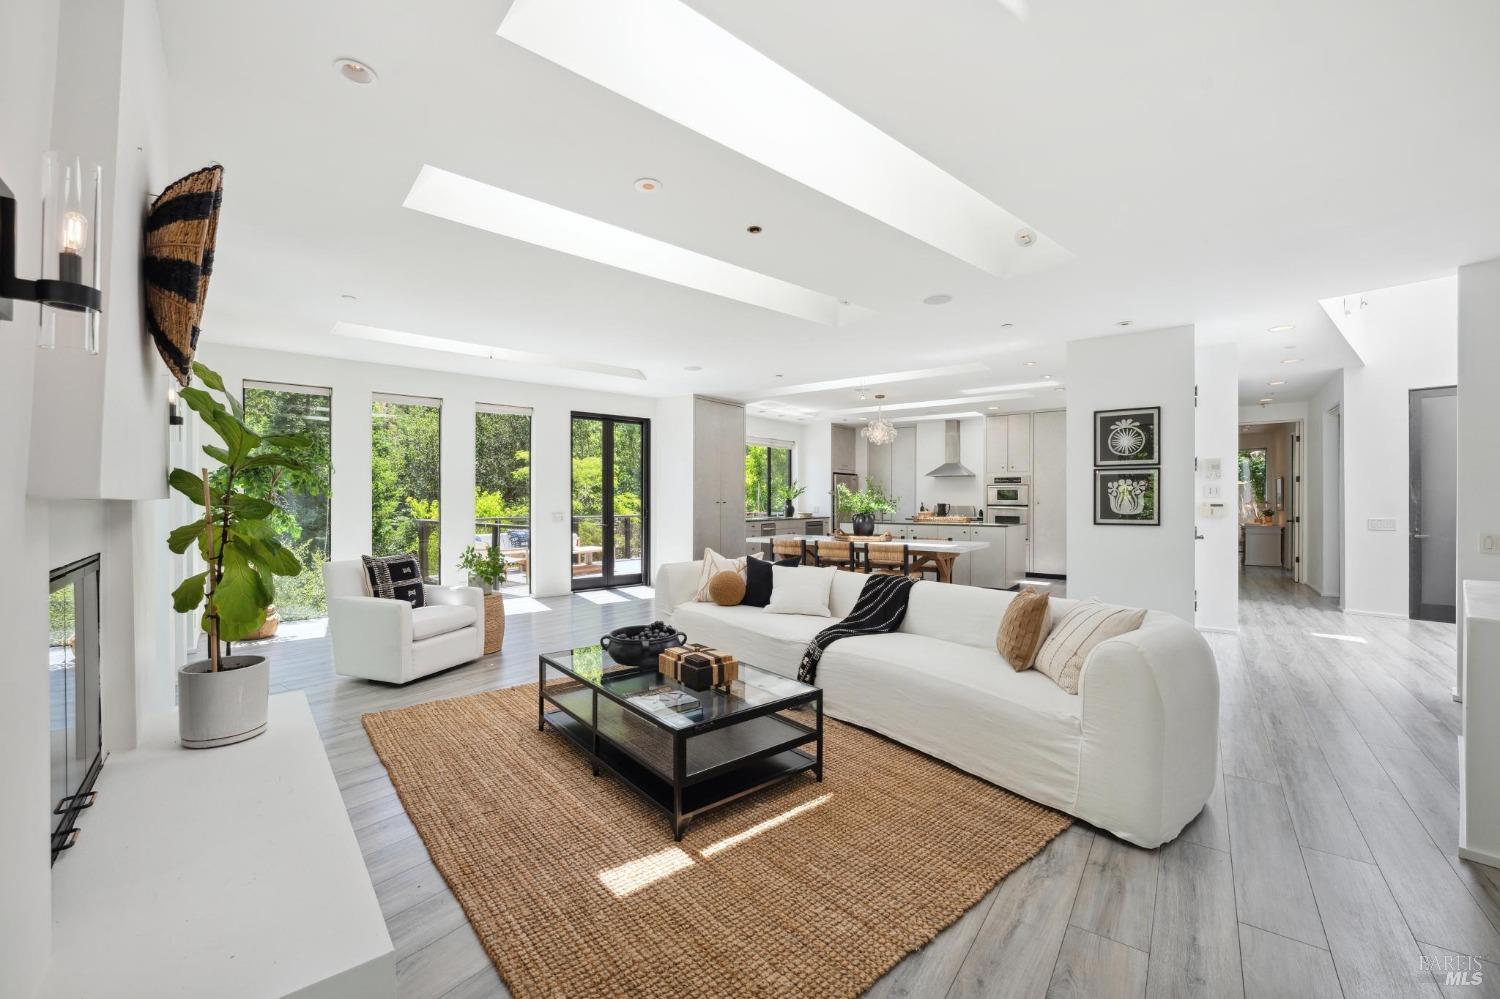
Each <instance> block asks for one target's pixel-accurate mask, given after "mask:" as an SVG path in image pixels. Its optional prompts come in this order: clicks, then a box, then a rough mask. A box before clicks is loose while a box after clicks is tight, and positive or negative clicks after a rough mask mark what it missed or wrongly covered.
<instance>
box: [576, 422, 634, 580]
mask: <svg viewBox="0 0 1500 999" xmlns="http://www.w3.org/2000/svg"><path fill="white" fill-rule="evenodd" d="M572 449H573V450H572V455H573V516H574V517H576V518H580V519H579V520H578V521H577V524H578V528H577V530H578V543H579V544H580V545H602V544H603V543H604V525H603V516H604V513H605V510H604V423H603V421H602V420H596V419H590V418H587V417H574V419H573V443H572ZM643 457H644V455H643V454H642V451H641V426H640V424H637V423H625V422H620V423H616V424H614V483H613V485H614V510H613V511H612V513H613V515H614V516H615V517H616V518H620V517H624V516H631V515H635V516H638V515H639V514H640V513H641V512H642V510H643V509H644V507H643V505H642V501H641V495H642V493H643V492H644V482H643V475H644V469H645V462H644V461H643V460H642V459H643ZM640 527H641V525H640V523H639V521H636V522H634V523H633V524H632V526H631V539H630V542H629V544H628V546H627V543H626V539H625V532H624V531H623V530H616V532H615V535H616V537H615V549H616V551H615V555H616V557H618V558H635V557H638V556H639V554H640V551H641V540H640Z"/></svg>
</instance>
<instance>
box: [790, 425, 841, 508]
mask: <svg viewBox="0 0 1500 999" xmlns="http://www.w3.org/2000/svg"><path fill="white" fill-rule="evenodd" d="M797 467H798V474H799V475H801V476H802V478H800V479H798V480H797V481H799V482H801V483H802V484H803V485H805V486H806V487H807V492H806V493H805V494H803V496H802V506H801V509H802V510H803V511H804V512H806V513H816V514H829V515H832V513H833V424H832V423H831V422H829V421H828V420H815V421H813V422H811V423H808V424H807V425H806V426H805V427H804V428H803V431H802V456H801V457H800V458H798V459H797Z"/></svg>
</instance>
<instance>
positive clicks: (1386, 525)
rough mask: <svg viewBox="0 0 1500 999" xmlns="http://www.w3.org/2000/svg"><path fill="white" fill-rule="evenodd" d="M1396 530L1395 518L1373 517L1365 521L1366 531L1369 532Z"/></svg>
mask: <svg viewBox="0 0 1500 999" xmlns="http://www.w3.org/2000/svg"><path fill="white" fill-rule="evenodd" d="M1395 529H1396V518H1395V517H1371V518H1370V519H1369V520H1367V521H1365V530H1367V531H1394V530H1395Z"/></svg>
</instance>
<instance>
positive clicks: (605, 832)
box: [364, 685, 1072, 999]
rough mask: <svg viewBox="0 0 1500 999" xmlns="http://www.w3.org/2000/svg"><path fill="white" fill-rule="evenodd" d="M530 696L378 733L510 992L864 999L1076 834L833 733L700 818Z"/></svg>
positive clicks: (512, 696)
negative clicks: (662, 800)
mask: <svg viewBox="0 0 1500 999" xmlns="http://www.w3.org/2000/svg"><path fill="white" fill-rule="evenodd" d="M536 710H537V703H536V687H535V685H527V686H522V687H511V688H508V689H505V690H495V691H489V692H486V693H482V694H475V695H472V696H469V697H461V698H457V699H454V700H446V701H432V702H430V703H427V704H418V705H415V706H413V707H408V708H401V709H398V710H394V711H383V712H380V713H378V714H368V715H365V716H364V724H365V729H366V730H367V731H368V732H369V734H370V740H371V742H373V743H374V746H375V751H376V752H377V753H379V755H380V758H381V760H382V761H383V762H384V763H385V766H386V769H387V770H388V771H389V773H390V777H391V781H392V782H393V783H394V784H395V786H396V790H397V792H398V793H399V794H400V796H401V801H402V803H403V804H404V805H405V806H406V812H407V814H408V815H409V816H410V817H411V820H412V822H413V823H414V824H415V825H416V827H417V831H418V832H419V833H420V834H421V836H422V839H423V841H424V842H425V843H426V844H427V849H428V851H429V852H430V853H431V855H432V860H433V863H434V864H436V865H437V868H438V870H439V871H441V872H442V874H443V877H444V878H446V879H447V882H448V885H449V887H450V888H452V890H453V894H454V895H455V896H456V897H457V898H458V901H459V903H460V904H461V905H462V906H463V908H464V911H465V912H466V913H467V914H468V917H469V921H470V923H472V924H473V926H474V930H475V932H476V933H477V934H478V935H479V939H480V940H481V941H482V942H483V943H484V947H485V949H486V950H487V951H488V952H489V955H490V957H491V959H492V960H493V961H494V962H495V967H496V968H497V969H498V970H499V972H500V975H501V977H503V978H504V979H505V982H506V985H508V986H509V987H510V990H511V991H512V992H513V993H514V994H515V995H516V996H518V997H520V999H528V997H532V996H555V997H568V999H582V997H587V996H630V997H650V999H657V997H660V999H691V997H703V999H708V997H715V999H718V997H734V999H750V997H765V999H772V997H774V999H785V997H817V999H845V997H851V996H857V995H859V994H860V993H861V992H863V991H865V990H866V989H868V988H869V987H870V986H871V985H872V984H874V982H875V981H876V980H877V979H878V978H879V977H880V976H881V975H882V974H884V973H885V972H886V971H887V970H888V969H890V968H891V967H892V966H893V965H894V964H896V963H897V962H898V961H899V960H900V959H901V958H902V957H903V956H904V955H906V954H908V953H910V952H911V951H913V950H916V949H917V948H919V947H921V946H922V945H923V944H925V943H927V942H928V941H929V940H931V939H932V938H933V937H934V936H935V935H936V934H937V933H938V932H939V931H940V930H942V929H943V928H944V927H946V926H948V925H949V924H950V923H952V922H953V921H954V920H955V919H957V918H958V917H959V916H960V915H962V914H963V912H964V911H965V910H966V909H968V908H969V907H970V906H972V905H974V904H975V903H976V902H978V901H979V900H980V899H982V898H983V897H984V896H985V895H986V894H987V893H988V892H989V890H990V889H991V888H993V887H994V886H995V885H996V884H997V883H998V882H999V881H1000V880H1001V879H1002V878H1004V877H1005V876H1006V875H1007V874H1009V873H1010V872H1011V871H1013V870H1015V869H1016V868H1017V867H1018V866H1020V865H1021V864H1022V863H1024V862H1025V861H1027V860H1028V859H1030V858H1031V857H1033V856H1035V855H1036V853H1037V852H1038V851H1039V850H1041V848H1042V847H1043V846H1045V845H1046V844H1047V842H1048V841H1049V840H1050V839H1052V837H1054V836H1056V835H1057V834H1058V833H1060V832H1062V831H1063V830H1064V829H1066V828H1067V827H1068V825H1069V824H1070V823H1071V821H1072V820H1071V819H1069V818H1068V817H1067V816H1064V815H1060V814H1058V813H1056V812H1054V811H1052V810H1050V809H1048V808H1044V807H1043V806H1041V805H1038V804H1035V803H1034V802H1031V801H1028V800H1026V799H1025V798H1020V797H1017V796H1016V795H1013V794H1011V793H1009V792H1007V791H1002V790H1000V789H999V788H996V787H993V786H991V785H989V784H986V783H985V782H983V781H981V780H978V779H977V778H974V777H971V776H969V775H968V774H964V773H961V772H960V771H958V770H955V769H953V768H952V767H949V766H947V765H946V764H943V763H939V762H937V761H936V760H933V759H931V758H929V757H926V756H923V755H921V754H919V753H916V752H913V751H911V750H909V749H906V748H904V747H902V746H899V745H897V744H895V743H893V742H890V741H888V740H886V739H883V738H881V737H880V736H877V735H874V734H872V733H870V732H866V731H864V730H863V729H859V728H856V727H854V726H849V725H841V724H839V723H838V722H835V721H832V720H828V721H826V722H825V726H826V728H825V733H824V736H825V747H824V754H825V755H824V780H823V782H822V783H818V782H817V781H815V780H813V778H812V777H811V776H810V775H805V774H804V775H799V776H798V777H795V778H793V779H792V780H790V781H788V782H787V783H785V784H783V785H780V786H779V787H777V788H774V789H770V790H767V791H764V792H762V793H760V794H756V795H751V796H750V797H747V798H744V799H741V800H740V801H738V802H736V803H734V804H732V805H729V806H726V807H724V808H722V809H720V810H718V811H714V812H709V813H707V814H706V815H703V816H700V817H699V818H697V819H696V820H694V822H693V824H692V825H690V826H689V827H688V830H687V835H686V836H685V837H684V839H683V841H682V842H681V843H674V842H673V840H672V833H671V827H670V823H669V821H668V819H667V818H666V817H665V814H664V813H662V812H660V811H658V810H657V809H656V808H654V807H653V806H651V805H649V804H647V803H646V802H645V800H644V799H643V798H641V797H639V796H638V795H637V794H636V792H635V791H633V790H632V789H630V788H629V787H627V786H626V785H624V784H623V783H621V782H620V781H618V780H617V779H616V778H614V777H613V776H610V775H608V771H601V776H599V777H595V776H593V775H592V774H591V772H590V766H589V762H588V758H587V756H586V755H584V754H582V753H581V752H580V751H578V750H576V749H575V748H574V747H573V745H572V743H570V742H568V741H567V739H566V738H565V737H564V736H562V735H560V734H558V733H556V732H554V731H552V730H551V728H550V727H549V728H548V730H547V731H546V732H538V731H537V728H536Z"/></svg>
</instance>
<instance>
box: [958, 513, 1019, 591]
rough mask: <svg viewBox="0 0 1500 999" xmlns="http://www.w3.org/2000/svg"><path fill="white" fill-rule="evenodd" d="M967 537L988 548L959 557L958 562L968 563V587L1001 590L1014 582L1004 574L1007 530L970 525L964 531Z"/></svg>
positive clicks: (993, 526) (989, 526)
mask: <svg viewBox="0 0 1500 999" xmlns="http://www.w3.org/2000/svg"><path fill="white" fill-rule="evenodd" d="M964 530H965V532H966V534H967V535H968V537H967V539H966V540H969V541H983V542H987V543H988V544H989V547H988V548H984V549H981V550H979V551H977V552H970V553H969V554H967V555H964V556H961V557H960V558H959V561H960V562H962V561H965V560H967V561H968V562H969V585H970V586H988V587H992V588H994V589H998V590H1003V589H1005V588H1006V587H1007V586H1010V585H1011V584H1012V583H1014V582H1015V580H1014V579H1011V578H1010V577H1009V576H1008V575H1007V574H1006V569H1005V566H1006V558H1005V555H1006V552H1005V546H1006V541H1007V540H1009V536H1008V535H1007V533H1006V531H1007V529H1006V528H1004V527H999V526H996V525H991V524H970V525H969V526H968V527H966V528H965V529H964Z"/></svg>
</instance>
